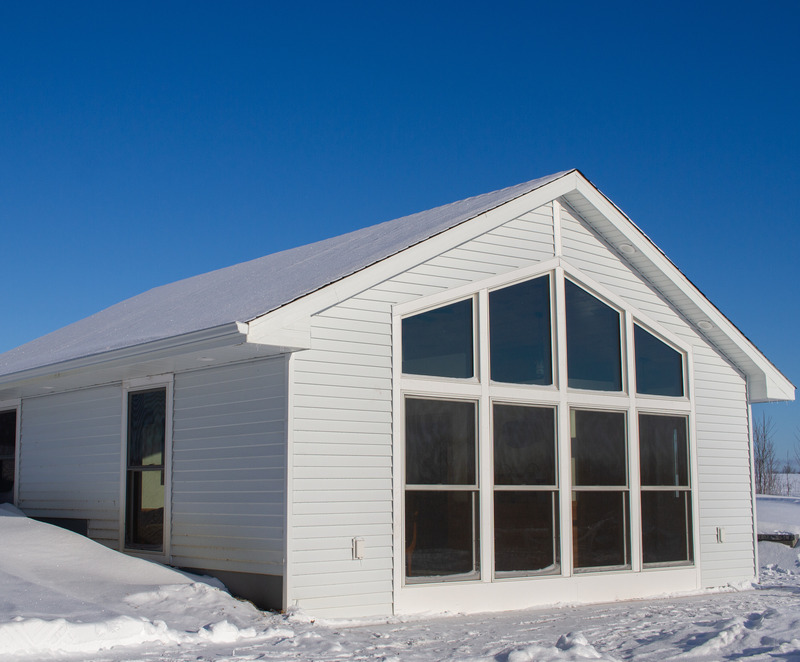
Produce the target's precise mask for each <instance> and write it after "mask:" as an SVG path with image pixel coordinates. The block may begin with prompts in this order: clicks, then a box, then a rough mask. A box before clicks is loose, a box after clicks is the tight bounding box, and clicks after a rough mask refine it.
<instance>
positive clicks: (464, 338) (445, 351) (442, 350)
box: [402, 299, 475, 378]
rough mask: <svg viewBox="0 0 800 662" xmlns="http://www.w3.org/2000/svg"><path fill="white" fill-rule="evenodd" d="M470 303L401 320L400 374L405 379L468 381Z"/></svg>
mask: <svg viewBox="0 0 800 662" xmlns="http://www.w3.org/2000/svg"><path fill="white" fill-rule="evenodd" d="M472 327H473V322H472V299H466V300H464V301H459V302H457V303H453V304H450V305H448V306H442V307H441V308H436V309H434V310H429V311H427V312H425V313H420V314H419V315H414V316H412V317H406V318H405V319H404V320H403V330H402V334H403V341H402V343H403V372H404V373H405V374H407V375H431V376H435V377H461V378H467V377H472V376H473V375H474V374H475V369H474V366H473V363H474V360H473V342H472V335H473V333H472Z"/></svg>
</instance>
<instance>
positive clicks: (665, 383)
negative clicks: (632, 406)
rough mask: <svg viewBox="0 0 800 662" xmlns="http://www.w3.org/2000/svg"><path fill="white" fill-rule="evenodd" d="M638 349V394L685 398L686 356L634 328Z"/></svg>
mask: <svg viewBox="0 0 800 662" xmlns="http://www.w3.org/2000/svg"><path fill="white" fill-rule="evenodd" d="M633 336H634V343H635V346H636V392H637V393H643V394H645V395H665V396H674V397H680V396H682V395H683V355H682V354H681V353H680V352H677V351H675V350H674V349H672V347H670V346H669V345H667V344H666V343H665V342H662V341H661V340H659V339H658V338H656V337H655V336H654V335H653V334H651V333H648V332H647V331H645V330H644V329H643V328H642V327H640V326H639V325H635V326H634V330H633Z"/></svg>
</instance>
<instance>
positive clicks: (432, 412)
mask: <svg viewBox="0 0 800 662" xmlns="http://www.w3.org/2000/svg"><path fill="white" fill-rule="evenodd" d="M406 483H407V484H408V485H475V403H474V402H456V401H447V400H420V399H416V398H407V399H406Z"/></svg>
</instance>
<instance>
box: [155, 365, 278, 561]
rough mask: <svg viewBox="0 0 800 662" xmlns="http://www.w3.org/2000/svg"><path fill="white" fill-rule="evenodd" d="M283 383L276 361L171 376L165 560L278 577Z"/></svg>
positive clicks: (214, 368) (213, 368)
mask: <svg viewBox="0 0 800 662" xmlns="http://www.w3.org/2000/svg"><path fill="white" fill-rule="evenodd" d="M286 379H287V377H286V361H285V359H284V357H278V358H273V359H267V360H259V361H251V362H245V363H239V364H235V365H229V366H221V367H212V368H207V369H204V370H198V371H194V372H192V373H187V374H180V375H177V376H176V378H175V407H174V433H173V449H174V450H173V505H172V520H173V521H172V549H171V553H172V560H173V563H178V564H180V565H185V566H189V567H199V568H206V569H209V570H234V571H238V572H258V573H264V574H281V573H282V572H283V571H282V567H283V556H284V548H285V526H286V524H285V511H286V504H285V485H286V420H287V418H286V416H287V390H286Z"/></svg>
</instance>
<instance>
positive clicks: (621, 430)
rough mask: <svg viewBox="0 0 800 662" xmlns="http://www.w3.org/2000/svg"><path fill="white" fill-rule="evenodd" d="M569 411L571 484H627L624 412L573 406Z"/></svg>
mask: <svg viewBox="0 0 800 662" xmlns="http://www.w3.org/2000/svg"><path fill="white" fill-rule="evenodd" d="M570 415H571V420H570V424H571V425H570V427H571V429H572V480H573V484H574V485H580V486H584V485H586V486H588V485H621V486H625V485H627V484H628V480H627V453H626V448H625V414H623V413H621V412H607V411H589V410H581V409H573V410H572V411H571V412H570Z"/></svg>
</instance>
